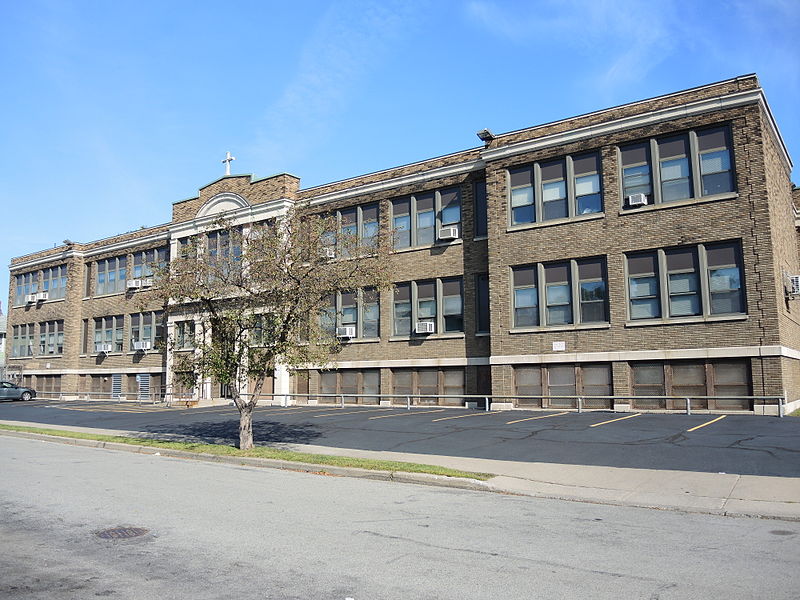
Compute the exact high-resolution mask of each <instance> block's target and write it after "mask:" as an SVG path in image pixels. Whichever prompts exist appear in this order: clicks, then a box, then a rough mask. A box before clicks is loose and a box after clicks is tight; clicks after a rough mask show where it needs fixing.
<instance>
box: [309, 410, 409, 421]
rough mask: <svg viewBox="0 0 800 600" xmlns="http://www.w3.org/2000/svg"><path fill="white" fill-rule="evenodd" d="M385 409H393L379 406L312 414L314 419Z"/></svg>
mask: <svg viewBox="0 0 800 600" xmlns="http://www.w3.org/2000/svg"><path fill="white" fill-rule="evenodd" d="M387 410H394V409H393V408H380V409H377V410H376V409H374V408H373V409H369V408H362V409H361V410H348V411H347V412H333V413H326V414H322V415H314V418H315V419H318V418H320V417H333V416H335V415H354V414H356V413H364V412H386V411H387Z"/></svg>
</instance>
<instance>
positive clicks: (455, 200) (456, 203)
mask: <svg viewBox="0 0 800 600" xmlns="http://www.w3.org/2000/svg"><path fill="white" fill-rule="evenodd" d="M439 198H440V205H441V211H440V214H439V225H440V226H442V227H447V226H450V225H459V224H460V223H461V194H460V193H459V191H458V188H450V189H447V190H442V191H441V192H439Z"/></svg>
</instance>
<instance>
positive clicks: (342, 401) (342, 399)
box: [339, 396, 344, 408]
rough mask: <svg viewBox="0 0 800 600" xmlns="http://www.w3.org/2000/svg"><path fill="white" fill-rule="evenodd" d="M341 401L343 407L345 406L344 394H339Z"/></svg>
mask: <svg viewBox="0 0 800 600" xmlns="http://www.w3.org/2000/svg"><path fill="white" fill-rule="evenodd" d="M339 401H340V402H341V403H342V408H344V396H339Z"/></svg>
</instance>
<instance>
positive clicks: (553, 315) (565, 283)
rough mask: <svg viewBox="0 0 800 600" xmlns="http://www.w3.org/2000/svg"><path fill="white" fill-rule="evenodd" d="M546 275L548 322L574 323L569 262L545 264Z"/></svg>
mask: <svg viewBox="0 0 800 600" xmlns="http://www.w3.org/2000/svg"><path fill="white" fill-rule="evenodd" d="M544 276H545V302H546V315H547V324H548V325H566V324H569V323H572V291H571V289H570V283H569V282H570V273H569V263H557V264H549V265H545V267H544Z"/></svg>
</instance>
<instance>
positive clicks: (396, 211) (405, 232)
mask: <svg viewBox="0 0 800 600" xmlns="http://www.w3.org/2000/svg"><path fill="white" fill-rule="evenodd" d="M392 227H393V230H394V247H395V249H397V248H408V247H410V246H411V198H397V199H395V200H392Z"/></svg>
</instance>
